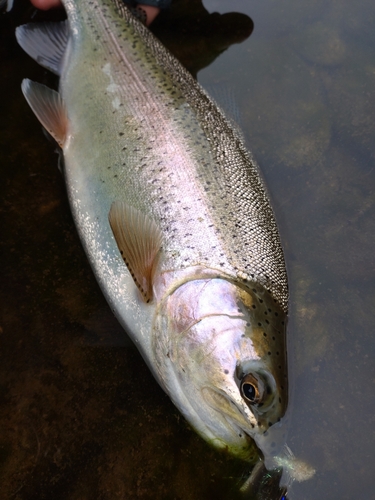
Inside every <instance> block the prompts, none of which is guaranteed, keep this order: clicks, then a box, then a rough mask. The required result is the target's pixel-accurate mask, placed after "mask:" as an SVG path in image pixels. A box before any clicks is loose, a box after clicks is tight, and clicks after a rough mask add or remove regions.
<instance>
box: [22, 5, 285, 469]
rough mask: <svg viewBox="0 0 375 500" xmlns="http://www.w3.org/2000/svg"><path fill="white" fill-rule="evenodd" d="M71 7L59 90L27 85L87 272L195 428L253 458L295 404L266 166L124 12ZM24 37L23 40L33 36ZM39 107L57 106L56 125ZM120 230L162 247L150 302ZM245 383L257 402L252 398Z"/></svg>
mask: <svg viewBox="0 0 375 500" xmlns="http://www.w3.org/2000/svg"><path fill="white" fill-rule="evenodd" d="M63 3H64V6H65V8H66V11H67V15H68V22H69V42H68V44H67V47H66V50H65V52H64V56H63V60H60V61H57V62H56V61H52V63H49V64H50V66H51V65H52V66H53V67H54V68H55V69H56V71H58V72H61V79H60V88H59V93H60V96H55V95H54V94H48V92H47V91H45V90H44V89H41V88H40V87H36V86H35V85H34V84H31V83H29V82H26V83H25V84H24V85H23V90H24V93H25V96H26V98H27V100H28V101H29V103H30V105H31V107H32V108H33V110H34V112H36V114H37V116H38V117H39V119H40V120H41V121H42V123H44V125H45V126H47V129H48V130H50V131H51V133H53V134H54V136H55V137H56V138H57V139H58V140H59V141H60V143H61V146H62V149H63V154H64V163H65V172H64V173H65V178H66V184H67V189H68V195H69V200H70V204H71V208H72V212H73V216H74V220H75V223H76V226H77V229H78V232H79V234H80V237H81V241H82V243H83V246H84V248H85V251H86V253H87V255H88V258H89V261H90V263H91V266H92V268H93V270H94V273H95V275H96V277H97V279H98V281H99V284H100V286H101V288H102V290H103V292H104V294H105V296H106V298H107V300H108V302H109V304H110V306H111V307H112V309H113V311H114V313H115V314H116V316H117V317H118V318H119V320H120V322H121V323H122V324H123V326H124V327H125V329H126V330H127V332H129V334H130V336H131V337H132V338H133V340H134V342H135V343H136V344H137V346H138V348H139V350H140V351H141V353H142V355H143V357H144V358H145V360H146V362H147V363H148V365H149V367H150V369H151V370H152V372H153V374H154V376H155V377H156V378H157V380H158V381H159V383H160V384H161V385H162V387H163V388H164V389H165V390H166V392H167V393H168V394H169V395H170V397H171V398H172V400H173V401H174V402H175V404H176V405H177V407H178V408H179V409H180V410H181V412H182V413H183V414H184V415H185V417H186V418H187V419H188V420H189V422H190V423H191V424H192V426H193V427H194V428H195V429H196V430H197V431H198V432H199V433H200V434H201V435H202V436H203V437H204V438H205V439H207V440H208V441H210V442H211V443H212V444H214V445H215V446H218V447H221V448H227V449H228V450H229V451H230V452H232V453H234V454H236V455H238V456H240V457H242V458H245V459H246V458H247V457H248V455H249V449H250V446H251V444H250V438H254V439H255V440H256V442H257V444H258V446H260V448H261V449H262V447H263V443H266V442H268V440H269V438H267V437H265V436H266V435H265V432H266V431H267V429H269V427H270V426H271V425H273V424H275V423H276V422H277V421H278V420H280V419H281V418H282V416H283V415H284V413H285V409H286V405H287V379H286V370H287V368H286V350H285V322H286V315H287V302H288V290H287V278H286V271H285V264H284V258H283V252H282V248H281V245H280V240H279V235H278V231H277V227H276V223H275V220H274V216H273V213H272V210H271V207H270V204H269V201H268V197H267V195H266V192H265V189H264V187H263V184H262V181H261V179H260V176H259V172H258V169H257V167H256V164H255V162H254V160H253V158H252V156H251V155H250V153H249V152H248V151H247V150H246V148H245V146H244V144H243V142H242V139H241V137H240V135H239V134H238V133H237V131H236V130H235V129H234V128H233V127H232V126H231V124H230V122H229V121H228V120H227V119H226V118H225V116H224V115H223V113H222V112H221V110H220V109H219V108H218V107H217V106H216V104H215V103H214V102H213V101H212V100H211V99H210V98H209V97H208V95H207V94H206V93H205V92H204V90H203V89H202V88H201V87H200V86H199V85H198V84H197V83H196V82H195V81H194V79H193V78H192V77H191V76H190V75H189V74H188V73H187V72H186V71H185V70H184V69H183V68H182V66H181V65H180V64H179V63H178V62H177V61H176V60H175V59H174V57H173V56H171V55H170V54H169V53H168V52H167V51H166V49H165V48H164V47H163V46H162V45H161V44H160V43H158V41H157V40H156V39H155V38H154V37H153V35H152V34H151V33H150V32H149V31H148V30H147V29H146V28H145V27H144V26H142V25H141V24H140V23H139V22H138V21H137V20H135V19H134V18H133V17H132V16H131V14H130V13H129V12H128V10H127V9H126V8H125V7H122V6H120V5H117V6H116V5H115V3H113V2H112V1H111V0H90V1H89V0H80V1H73V0H64V1H63ZM119 12H120V14H121V15H120V16H119ZM64 29H65V28H64ZM33 36H35V35H33ZM18 38H19V40H20V43H21V45H22V44H24V45H27V42H25V39H26V38H27V37H25V34H24V31H20V32H19V36H18ZM62 38H64V37H62ZM22 40H23V41H22ZM25 48H26V47H25ZM40 50H42V49H40ZM31 55H33V54H31ZM39 59H40V57H39ZM36 95H37V97H35V96H36ZM44 95H45V96H49V97H43V96H44ZM43 100H44V104H42V101H43ZM46 101H47V103H48V105H47V106H46V105H45V102H46ZM51 102H53V103H54V104H51ZM41 107H44V108H46V107H47V108H48V107H50V108H51V107H52V108H53V110H54V111H56V110H57V115H58V116H59V118H58V121H59V122H60V128H59V130H57V128H58V127H56V125H55V126H52V127H51V128H52V129H53V130H51V128H48V125H46V123H47V122H46V120H47V121H48V119H49V118H48V119H47V118H45V121H43V117H42V116H41V111H40V108H41ZM111 207H112V209H111ZM113 207H114V209H113ZM113 210H114V211H115V215H116V217H113V218H112V222H113V224H114V226H113V227H112V229H111V226H110V224H109V222H108V215H109V214H110V213H112V215H114V212H113ZM134 214H136V215H134ZM135 220H137V223H136V222H134V221H135ZM119 221H120V222H119ZM121 221H122V222H123V224H124V225H125V223H126V224H129V225H128V227H130V228H131V231H133V232H134V233H139V234H138V237H139V239H140V240H142V241H144V240H145V239H147V242H148V244H150V245H151V246H152V245H153V242H155V241H157V240H158V238H159V237H160V241H161V248H160V249H159V248H157V250H158V252H154V254H155V255H156V254H157V258H156V257H154V261H153V262H152V265H151V267H150V269H149V274H148V275H147V276H149V277H148V278H144V279H145V280H146V281H148V282H149V285H150V289H149V290H148V291H147V292H145V294H144V297H143V298H142V296H141V295H140V293H139V288H141V289H142V290H144V286H143V285H142V284H140V283H139V281H140V280H139V279H138V287H137V285H136V284H135V281H134V279H137V278H134V277H132V275H131V273H130V272H129V269H128V268H127V267H126V266H125V265H124V262H123V259H122V257H121V255H120V253H119V248H118V243H119V241H118V234H117V235H116V231H117V232H118V231H119V229H120V227H121V224H122V223H121ZM150 221H152V223H150ZM153 224H154V225H155V228H154V229H147V231H143V230H145V228H150V227H151V226H152V225H153ZM152 227H153V226H152ZM116 228H117V229H116ZM142 231H143V232H142ZM113 232H114V233H115V238H114V235H113ZM145 232H147V233H148V232H151V233H152V232H154V233H155V234H154V235H153V236H150V235H149V234H146V235H145V234H144V233H145ZM116 240H117V243H116ZM154 244H155V243H154ZM135 246H136V249H138V250H139V246H138V247H137V243H135ZM136 253H137V252H136ZM137 259H138V260H137ZM140 260H142V259H140V257H139V253H138V254H137V255H136V258H135V260H134V261H133V264H129V259H128V265H129V266H133V268H137V269H138V268H139V267H140V266H139V261H140ZM143 260H144V259H143ZM133 274H134V273H133ZM145 297H146V298H147V300H148V301H149V302H146V300H144V298H145ZM249 374H254V376H255V377H256V378H257V381H256V382H254V384H255V385H256V386H257V389H259V390H260V391H261V392H262V399H261V400H260V403H261V404H260V403H259V404H258V403H257V404H251V403H249V401H246V400H245V398H244V396H243V392H241V387H243V385H242V381H243V380H244V377H246V375H249ZM248 387H249V386H248ZM268 433H269V431H268Z"/></svg>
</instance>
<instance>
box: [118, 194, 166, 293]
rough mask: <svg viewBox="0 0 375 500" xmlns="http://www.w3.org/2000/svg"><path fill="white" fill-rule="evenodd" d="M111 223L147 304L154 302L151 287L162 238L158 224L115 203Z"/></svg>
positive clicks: (128, 207) (136, 211)
mask: <svg viewBox="0 0 375 500" xmlns="http://www.w3.org/2000/svg"><path fill="white" fill-rule="evenodd" d="M109 223H110V225H111V228H112V231H113V235H114V237H115V240H116V243H117V246H118V248H119V250H120V253H121V255H122V258H123V259H124V262H125V264H126V265H127V267H128V269H129V271H130V273H131V275H132V277H133V279H134V282H135V284H136V285H137V287H138V288H139V290H140V292H141V293H142V296H143V298H144V300H145V301H146V302H149V301H150V300H151V299H152V295H153V293H152V284H153V277H154V272H155V269H156V265H157V263H158V258H159V251H160V247H161V241H162V234H161V231H160V230H159V228H158V226H157V225H156V224H155V222H154V221H153V220H152V219H150V217H148V216H147V215H145V214H143V213H142V212H140V211H139V210H137V209H135V208H133V207H131V206H129V205H127V204H126V203H123V202H114V203H113V204H112V206H111V210H110V212H109Z"/></svg>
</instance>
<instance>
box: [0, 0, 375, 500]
mask: <svg viewBox="0 0 375 500" xmlns="http://www.w3.org/2000/svg"><path fill="white" fill-rule="evenodd" d="M187 5H188V6H189V9H190V10H189V11H187V10H186V6H187ZM176 6H177V7H178V9H177V7H176ZM205 7H206V9H207V10H208V11H209V12H213V11H217V12H220V13H224V12H242V13H245V14H247V15H248V16H250V17H251V19H252V20H253V22H254V31H253V33H252V34H251V36H250V37H248V38H247V39H246V40H245V41H242V43H238V44H235V45H231V46H230V48H228V49H227V50H224V49H225V47H226V45H228V44H230V42H234V41H240V40H241V39H243V38H245V36H246V34H248V33H246V30H249V25H246V27H244V28H243V30H244V31H241V29H240V28H239V27H238V24H237V23H238V19H237V20H232V21H233V23H234V24H233V25H232V26H235V27H236V29H237V28H238V31H236V30H234V28H233V29H232V30H231V29H228V31H227V32H226V31H225V30H224V31H223V26H222V25H220V23H219V24H217V23H216V24H215V23H213V24H212V25H211V24H210V23H208V24H209V25H210V36H202V33H201V31H200V29H201V26H202V24H203V26H204V25H205V24H204V23H205V16H204V12H203V10H202V7H201V6H200V4H199V2H196V1H194V2H193V1H192V0H190V3H189V4H188V3H187V2H184V1H183V0H180V2H175V11H174V14H173V15H174V16H175V17H174V18H173V16H172V14H171V16H172V21H173V22H172V27H171V25H170V28H169V30H167V28H166V24H168V22H170V19H168V16H166V18H165V22H164V23H163V19H160V20H159V21H158V25H155V27H154V29H155V31H157V32H160V31H162V36H164V38H165V42H166V43H170V44H171V48H172V49H174V50H176V51H177V53H178V54H179V56H180V57H181V58H182V59H183V60H184V62H185V63H186V64H187V65H188V66H189V67H190V69H191V70H192V71H193V72H197V71H198V79H199V81H201V82H202V84H204V85H207V86H209V87H212V86H214V87H215V88H216V87H219V88H220V89H221V90H222V91H223V92H222V94H225V95H230V96H231V97H232V95H234V97H235V99H234V101H235V103H236V105H235V107H236V108H238V110H239V121H240V123H241V126H242V128H243V130H244V134H245V137H246V139H247V141H248V144H249V146H250V148H251V150H252V151H253V153H254V155H255V157H256V158H257V160H258V162H259V164H260V167H261V170H262V173H263V176H264V178H265V180H266V184H267V187H268V189H269V192H270V195H271V198H272V202H273V207H274V210H275V214H276V218H277V220H278V224H279V228H280V233H281V237H282V241H283V245H284V248H285V256H286V262H287V267H288V275H289V284H290V295H291V298H290V316H289V326H288V353H289V363H290V372H291V373H290V379H291V386H292V394H291V403H290V406H289V411H288V414H289V415H288V416H289V429H288V444H289V446H290V447H291V449H292V450H293V452H294V453H295V455H296V456H297V457H298V458H300V459H303V460H305V461H307V462H308V463H310V464H311V465H312V466H313V467H314V468H315V469H316V471H317V472H316V475H315V476H314V478H313V479H311V480H309V481H306V482H304V483H294V484H293V486H292V488H291V490H290V491H289V499H290V500H300V499H304V500H309V499H311V500H312V499H314V500H316V498H319V499H327V500H330V499H338V498H339V499H340V500H346V499H348V500H349V499H353V498H355V499H357V500H362V499H363V500H365V499H366V500H367V499H369V498H373V497H374V486H375V480H374V474H373V471H374V466H375V451H374V435H373V433H374V431H373V429H374V420H375V416H374V415H375V411H374V410H375V402H374V392H375V391H374V389H375V388H374V383H375V373H374V362H373V358H374V354H375V345H374V344H375V341H374V335H373V325H374V312H373V310H374V299H375V286H374V283H375V280H374V270H375V265H374V261H375V258H374V255H375V254H374V250H373V249H374V239H375V236H374V235H375V231H374V229H375V227H374V226H375V222H374V221H375V218H374V211H375V210H374V207H375V171H374V153H375V137H374V127H373V117H374V111H375V93H374V87H375V58H374V47H375V32H374V30H373V22H372V20H373V19H374V15H375V5H374V4H373V2H370V1H369V0H361V1H360V2H357V3H356V4H355V5H354V4H353V2H351V1H350V0H342V1H341V2H337V1H335V0H330V1H324V2H323V0H313V1H310V2H303V3H301V2H300V1H298V0H285V1H284V2H279V1H276V0H262V2H243V1H240V0H231V2H229V1H228V0H212V1H211V0H210V1H206V2H205ZM179 9H180V10H179ZM189 12H190V13H193V14H194V16H195V18H194V19H195V20H193V19H192V20H191V21H189V23H190V25H192V26H193V27H194V29H192V31H191V32H189V31H188V32H187V33H186V31H183V30H179V33H180V36H181V38H177V35H176V32H175V31H174V30H173V26H174V27H176V26H177V25H178V23H177V21H178V19H180V18H179V16H180V13H181V17H182V18H183V19H186V17H187V16H188V13H189ZM193 14H192V15H193ZM31 15H33V11H32V10H31V9H28V8H27V2H18V3H17V6H16V9H15V11H14V12H13V14H12V15H11V16H8V17H3V18H2V19H1V20H0V22H1V32H0V33H1V35H0V36H1V43H0V57H1V66H2V70H1V74H2V78H1V80H0V85H1V86H2V93H1V95H2V98H1V100H0V110H1V114H0V126H1V133H0V142H1V148H0V158H1V160H0V162H1V170H0V172H1V173H0V175H1V180H0V190H1V197H0V200H1V212H0V217H1V218H0V221H1V255H2V277H1V284H0V294H1V299H0V304H1V305H0V308H1V309H0V310H1V320H0V321H1V323H0V327H1V330H0V332H1V335H0V341H1V351H0V357H1V358H0V370H1V379H0V401H1V407H0V429H1V430H0V461H1V462H0V463H1V469H0V471H1V480H0V484H1V486H0V492H1V495H0V496H1V498H4V499H8V498H9V499H11V498H14V499H25V500H26V499H27V500H31V499H48V500H49V499H51V498H53V499H60V498H61V499H92V498H95V499H105V500H107V499H114V498H154V499H159V498H160V499H169V498H170V499H183V500H185V499H206V498H217V499H220V498H235V497H236V496H237V493H236V491H237V489H238V484H241V480H242V479H241V478H242V475H246V472H247V470H246V467H245V466H244V465H243V464H239V463H237V462H235V461H232V460H229V459H227V458H226V457H225V456H223V455H222V454H219V453H216V452H215V451H213V450H211V449H210V448H209V447H208V446H207V445H206V444H205V443H204V442H203V441H202V440H201V439H200V438H198V437H197V436H196V435H195V434H194V432H192V431H191V430H190V429H189V428H188V426H187V425H186V423H185V422H184V420H183V419H182V418H180V416H179V414H178V412H177V410H175V408H174V407H173V405H172V403H171V402H170V401H169V399H168V398H167V397H166V396H165V395H164V393H163V392H162V390H161V389H160V388H159V387H158V385H157V384H156V382H155V381H154V380H153V378H152V377H151V375H150V373H149V371H148V369H147V368H146V366H145V365H144V363H143V361H142V359H141V358H140V356H139V355H138V353H137V351H136V350H135V348H134V347H133V346H132V345H131V344H130V343H129V341H128V340H127V338H126V336H125V335H124V333H123V331H122V329H121V328H120V327H119V325H118V324H117V322H116V320H115V319H114V318H113V316H112V314H111V311H110V310H109V307H108V306H107V304H106V302H105V300H104V298H103V297H102V295H101V292H100V290H99V288H98V286H97V284H96V282H95V279H94V278H93V276H92V274H91V271H90V268H89V266H88V264H87V261H86V258H85V255H84V253H83V251H82V249H81V246H80V243H79V241H78V237H77V235H76V232H75V229H74V225H73V222H72V219H71V216H70V211H69V207H68V203H67V199H66V195H65V188H64V183H63V179H62V176H61V174H60V172H59V171H58V169H57V168H56V165H57V156H56V154H55V153H54V147H53V146H52V145H51V144H50V143H48V141H47V140H46V138H45V137H44V136H43V134H42V132H41V127H40V126H39V125H38V124H37V122H36V120H35V118H34V117H33V115H32V113H31V112H30V111H29V109H28V106H27V104H26V102H25V101H24V99H23V97H22V95H21V91H20V87H19V85H20V81H21V80H22V78H24V77H29V78H31V79H35V80H38V81H41V82H44V83H48V84H49V85H51V84H53V83H54V79H53V78H51V76H50V75H49V74H48V72H47V71H45V70H43V69H41V68H39V67H38V66H37V64H36V63H34V62H33V61H32V60H31V59H30V58H29V57H28V56H26V55H25V54H24V53H23V52H22V50H21V49H20V48H18V46H17V44H16V42H15V40H14V35H13V33H14V26H15V25H18V24H21V23H23V22H27V21H28V20H29V19H30V16H31ZM194 16H193V17H194ZM197 19H198V21H197ZM202 19H203V20H202ZM158 30H159V31H158ZM234 31H235V32H234ZM187 39H188V40H190V42H189V41H187ZM225 42H227V43H225ZM223 50H224V52H222V51H223ZM221 52H222V53H221ZM219 54H220V55H219ZM197 56H198V57H197ZM215 57H216V59H215ZM212 60H214V62H212V63H211V64H210V65H209V66H208V67H206V68H205V69H200V68H202V67H203V66H204V65H205V64H207V63H208V62H210V61H212ZM235 114H236V115H237V114H238V113H237V112H236V113H235ZM263 500H265V499H263Z"/></svg>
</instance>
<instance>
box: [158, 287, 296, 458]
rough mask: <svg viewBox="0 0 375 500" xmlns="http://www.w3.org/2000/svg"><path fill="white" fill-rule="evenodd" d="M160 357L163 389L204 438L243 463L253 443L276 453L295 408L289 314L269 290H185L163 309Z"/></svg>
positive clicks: (160, 313) (169, 299)
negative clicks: (289, 408) (278, 430)
mask: <svg viewBox="0 0 375 500" xmlns="http://www.w3.org/2000/svg"><path fill="white" fill-rule="evenodd" d="M154 351H155V353H156V360H157V363H156V364H157V370H158V375H159V380H161V384H162V385H163V387H164V389H165V390H166V392H167V393H168V394H169V395H170V397H171V399H172V400H173V401H174V403H175V404H176V406H177V407H178V408H179V409H180V411H181V412H182V413H183V414H184V416H185V417H186V418H187V420H188V421H189V422H190V424H191V425H192V426H193V427H194V428H195V429H196V430H197V432H198V433H199V434H201V435H202V437H203V438H205V439H206V440H207V441H208V442H210V443H211V444H213V445H214V446H216V447H219V448H224V449H227V450H228V451H229V452H230V453H231V454H233V455H236V456H238V457H240V458H243V459H249V456H250V455H251V454H252V453H253V441H255V442H256V443H257V446H258V448H260V450H261V452H262V453H263V449H264V450H265V452H266V453H267V454H269V453H272V448H273V446H277V443H274V444H273V443H271V442H270V440H272V439H273V437H272V433H270V428H271V427H272V426H274V425H275V424H277V423H278V422H280V420H281V418H282V417H283V415H284V413H285V410H286V405H287V378H286V351H285V313H283V311H282V310H281V309H280V307H279V306H278V305H277V303H275V301H274V300H273V299H272V297H271V295H270V294H269V293H268V292H267V291H266V290H265V289H264V288H262V287H260V286H259V285H256V286H255V285H254V287H253V288H249V287H246V288H245V287H243V286H241V285H239V284H237V283H234V282H231V281H230V280H227V279H222V278H216V279H202V280H194V281H189V282H186V283H184V284H182V285H181V286H179V287H178V288H177V289H176V290H174V291H173V293H171V294H169V295H168V297H167V298H166V299H165V300H164V301H163V304H162V306H161V307H159V310H158V315H157V320H156V322H155V331H154Z"/></svg>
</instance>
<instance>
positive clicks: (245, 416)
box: [202, 386, 256, 455]
mask: <svg viewBox="0 0 375 500" xmlns="http://www.w3.org/2000/svg"><path fill="white" fill-rule="evenodd" d="M202 396H203V398H204V400H205V402H206V404H207V405H208V406H210V407H211V408H212V409H213V410H215V411H216V412H217V413H218V414H219V415H220V420H221V422H222V427H223V428H225V431H226V432H225V437H222V438H221V439H222V441H224V442H225V443H226V445H227V446H228V447H230V448H231V451H232V452H234V451H233V448H238V452H236V453H235V454H237V455H238V454H240V455H243V454H248V452H249V449H250V448H253V447H254V438H253V435H252V434H253V433H254V431H255V433H256V419H255V417H254V416H253V414H252V413H251V411H250V410H249V409H247V410H245V411H242V409H241V408H239V407H238V405H237V404H236V403H235V402H234V401H232V400H231V398H230V397H229V396H228V395H227V394H226V393H223V392H221V391H220V390H218V389H216V388H215V389H213V388H212V387H208V386H206V387H204V388H203V389H202ZM252 430H254V431H253V432H252ZM245 450H246V451H245Z"/></svg>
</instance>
